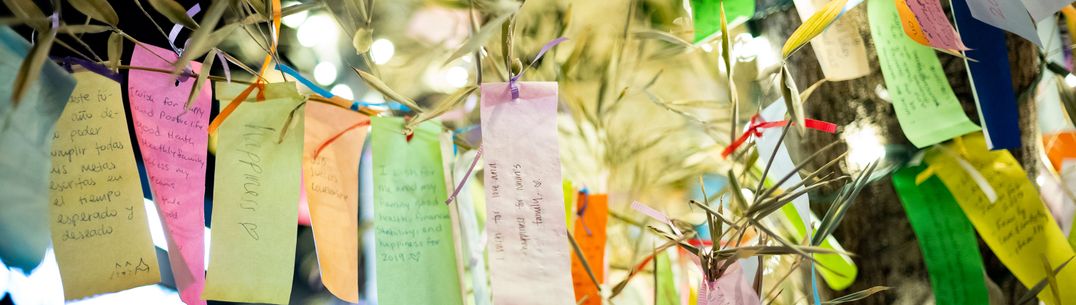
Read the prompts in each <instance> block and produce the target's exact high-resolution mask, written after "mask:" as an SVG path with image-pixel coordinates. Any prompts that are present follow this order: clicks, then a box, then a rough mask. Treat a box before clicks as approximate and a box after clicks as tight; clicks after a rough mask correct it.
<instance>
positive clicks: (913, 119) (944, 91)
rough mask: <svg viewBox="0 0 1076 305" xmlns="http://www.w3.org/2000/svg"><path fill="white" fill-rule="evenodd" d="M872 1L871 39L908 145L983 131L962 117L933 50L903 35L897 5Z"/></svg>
mask: <svg viewBox="0 0 1076 305" xmlns="http://www.w3.org/2000/svg"><path fill="white" fill-rule="evenodd" d="M870 1H871V2H870V3H869V5H867V12H868V14H869V19H870V28H871V36H873V38H874V46H875V48H876V51H877V53H878V61H879V65H880V66H881V68H882V76H883V77H884V78H885V84H886V89H887V92H888V93H889V97H890V99H891V101H892V102H893V108H894V109H895V110H896V112H897V121H898V122H900V127H901V129H902V130H903V131H904V135H905V136H907V137H908V140H909V141H911V142H912V144H915V146H916V147H920V148H922V147H927V146H930V145H933V144H937V143H940V142H942V141H945V140H949V139H952V138H954V137H957V136H960V135H963V134H966V133H969V132H973V131H976V130H979V127H978V126H975V124H974V123H972V122H971V121H970V120H968V117H967V116H966V115H964V110H963V109H962V108H961V107H960V102H959V101H957V99H956V95H955V94H954V93H953V90H952V88H950V87H949V81H948V79H947V77H946V76H945V72H944V71H942V67H941V63H940V62H939V61H938V58H937V56H936V55H935V54H934V50H932V49H930V48H928V47H925V46H922V45H919V44H916V43H915V42H914V41H912V40H911V39H909V38H908V37H907V36H906V35H905V34H904V33H903V31H904V30H903V28H902V26H901V22H900V20H899V18H898V13H897V9H896V6H895V4H894V2H893V1H891V0H870ZM1006 67H1007V65H1006ZM1014 107H1015V105H1014Z"/></svg>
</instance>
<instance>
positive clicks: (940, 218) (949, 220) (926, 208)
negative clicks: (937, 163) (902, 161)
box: [893, 166, 990, 305]
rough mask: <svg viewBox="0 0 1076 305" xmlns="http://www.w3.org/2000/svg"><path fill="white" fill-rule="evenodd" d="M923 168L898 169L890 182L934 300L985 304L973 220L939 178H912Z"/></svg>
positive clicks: (952, 304)
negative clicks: (902, 210) (921, 254)
mask: <svg viewBox="0 0 1076 305" xmlns="http://www.w3.org/2000/svg"><path fill="white" fill-rule="evenodd" d="M925 169H926V166H917V167H910V168H904V169H901V170H899V171H897V172H896V173H894V174H893V187H894V188H895V189H896V190H897V194H898V195H900V202H901V203H903V204H904V211H905V213H907V214H908V222H910V223H911V225H912V230H913V231H915V236H916V237H917V239H918V240H919V249H920V250H921V251H922V252H923V261H924V262H925V263H926V265H927V270H928V271H929V273H930V285H931V287H933V288H934V301H935V304H938V305H956V304H989V303H990V302H989V301H990V300H989V295H988V293H987V290H986V280H985V279H984V278H983V274H984V272H983V258H982V256H980V255H979V245H978V241H977V240H976V238H975V232H974V231H972V227H971V223H970V222H968V218H967V217H966V216H964V212H963V211H961V210H960V206H959V205H957V203H956V199H954V198H953V195H951V194H949V192H948V191H947V190H946V189H945V184H942V182H941V180H938V179H937V178H930V179H927V180H926V181H924V182H923V183H920V184H916V183H915V180H916V176H917V175H918V174H919V173H920V172H922V171H923V170H925Z"/></svg>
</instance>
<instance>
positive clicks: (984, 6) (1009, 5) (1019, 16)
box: [951, 0, 1055, 70]
mask: <svg viewBox="0 0 1076 305" xmlns="http://www.w3.org/2000/svg"><path fill="white" fill-rule="evenodd" d="M1034 1H1044V0H1034ZM1050 1H1055V0H1050ZM965 2H966V3H967V6H968V7H969V8H970V9H971V15H972V16H973V17H975V19H978V20H979V21H982V22H983V23H986V24H989V25H991V26H993V27H995V28H999V29H1002V30H1005V31H1008V32H1010V33H1013V34H1016V35H1019V36H1020V37H1023V38H1024V39H1027V40H1028V41H1031V42H1032V43H1034V44H1035V45H1037V46H1039V47H1040V48H1041V47H1042V41H1041V40H1039V35H1038V34H1037V33H1036V32H1035V21H1034V20H1032V19H1031V15H1029V14H1028V10H1027V8H1025V7H1024V4H1023V3H1022V2H1021V1H1016V0H952V2H951V4H952V6H957V3H961V4H960V5H961V6H963V3H965ZM954 11H955V8H954ZM954 15H956V14H955V12H954ZM956 18H957V19H958V21H957V23H958V24H957V30H958V31H961V32H967V33H975V35H979V34H981V33H980V32H978V31H965V30H961V29H960V25H959V23H960V21H959V18H960V17H956ZM973 36H974V35H973ZM991 36H993V35H991ZM965 38H969V37H965ZM984 38H985V37H984ZM990 38H991V39H993V37H990ZM965 42H967V41H965ZM967 43H968V48H971V49H975V47H974V46H972V45H971V43H970V42H967ZM976 59H977V58H976ZM1006 68H1008V66H1007V65H1006ZM1006 70H1008V69H1006Z"/></svg>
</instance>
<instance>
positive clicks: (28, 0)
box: [4, 0, 48, 30]
mask: <svg viewBox="0 0 1076 305" xmlns="http://www.w3.org/2000/svg"><path fill="white" fill-rule="evenodd" d="M4 5H5V6H7V8H8V9H9V10H11V13H13V14H15V17H19V18H20V19H22V20H26V22H27V23H28V24H30V26H32V27H34V29H37V30H44V29H45V28H46V27H48V21H47V19H46V18H47V17H45V13H42V12H41V8H38V7H37V5H36V4H34V1H32V0H4Z"/></svg>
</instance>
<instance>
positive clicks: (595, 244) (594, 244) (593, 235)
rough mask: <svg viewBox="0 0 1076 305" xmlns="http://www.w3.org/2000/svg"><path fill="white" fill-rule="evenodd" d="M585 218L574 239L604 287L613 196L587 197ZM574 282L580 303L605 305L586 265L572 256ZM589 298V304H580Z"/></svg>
mask: <svg viewBox="0 0 1076 305" xmlns="http://www.w3.org/2000/svg"><path fill="white" fill-rule="evenodd" d="M579 210H581V213H582V215H580V216H579V217H577V218H576V219H575V231H574V232H575V233H573V234H572V237H574V238H575V242H576V243H577V244H579V250H581V251H582V252H583V257H585V258H586V259H587V266H588V267H590V271H591V272H593V273H594V278H596V279H598V283H599V284H601V283H603V282H604V280H605V240H606V234H605V225H606V223H607V222H608V221H609V196H608V195H605V194H591V195H587V196H586V207H584V206H583V205H582V204H580V206H579ZM572 283H573V285H574V288H575V301H576V304H582V305H601V304H602V296H601V293H600V292H599V291H598V287H596V286H594V282H593V281H591V279H590V275H588V274H587V270H586V269H585V268H583V263H582V262H581V261H580V260H579V258H578V257H577V256H575V255H572ZM584 297H585V298H586V301H583V302H582V303H579V302H580V301H582V300H583V298H584Z"/></svg>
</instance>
